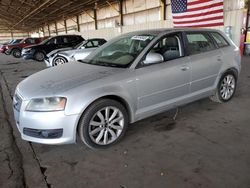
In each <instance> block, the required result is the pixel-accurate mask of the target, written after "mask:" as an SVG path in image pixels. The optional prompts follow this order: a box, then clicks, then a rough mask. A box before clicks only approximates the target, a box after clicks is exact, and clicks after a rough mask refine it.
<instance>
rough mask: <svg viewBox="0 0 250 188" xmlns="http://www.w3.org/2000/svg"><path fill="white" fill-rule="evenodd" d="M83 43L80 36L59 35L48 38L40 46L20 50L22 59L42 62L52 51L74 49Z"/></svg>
mask: <svg viewBox="0 0 250 188" xmlns="http://www.w3.org/2000/svg"><path fill="white" fill-rule="evenodd" d="M82 41H84V38H82V36H80V35H60V36H54V37H50V38H48V39H46V40H44V41H43V42H42V43H41V44H38V45H32V46H29V47H26V48H24V49H23V50H22V57H23V58H24V59H34V60H36V61H43V60H44V58H45V57H46V54H48V53H50V52H51V51H53V50H56V49H61V48H67V47H74V46H76V45H77V44H79V43H81V42H82Z"/></svg>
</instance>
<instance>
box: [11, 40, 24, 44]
mask: <svg viewBox="0 0 250 188" xmlns="http://www.w3.org/2000/svg"><path fill="white" fill-rule="evenodd" d="M21 41H22V39H16V40H14V41H12V43H11V44H17V43H19V42H21Z"/></svg>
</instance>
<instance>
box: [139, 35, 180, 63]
mask: <svg viewBox="0 0 250 188" xmlns="http://www.w3.org/2000/svg"><path fill="white" fill-rule="evenodd" d="M183 56H184V51H183V45H182V37H181V33H175V34H170V35H167V36H164V37H163V38H161V39H160V40H159V41H158V42H157V43H156V44H155V45H154V47H152V49H151V50H150V51H149V53H148V54H147V56H146V58H145V60H144V61H143V64H144V65H146V66H147V65H150V64H156V63H162V62H166V61H170V60H174V59H178V58H180V57H183Z"/></svg>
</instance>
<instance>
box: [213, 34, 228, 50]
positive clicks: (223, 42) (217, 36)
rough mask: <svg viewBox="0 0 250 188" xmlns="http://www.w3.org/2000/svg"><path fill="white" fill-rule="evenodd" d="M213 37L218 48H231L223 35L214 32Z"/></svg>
mask: <svg viewBox="0 0 250 188" xmlns="http://www.w3.org/2000/svg"><path fill="white" fill-rule="evenodd" d="M211 36H212V37H213V39H214V40H215V42H216V44H217V45H218V47H220V48H222V47H225V46H229V43H228V42H227V40H226V39H225V38H224V37H223V36H222V35H221V34H219V33H217V32H212V33H211Z"/></svg>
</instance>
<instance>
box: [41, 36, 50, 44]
mask: <svg viewBox="0 0 250 188" xmlns="http://www.w3.org/2000/svg"><path fill="white" fill-rule="evenodd" d="M51 38H52V37H49V38H47V39H45V40H44V41H42V42H41V43H40V44H46V43H47V42H48V41H49V40H50V39H51Z"/></svg>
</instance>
